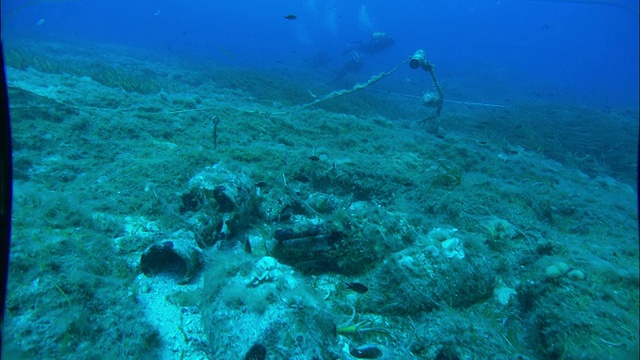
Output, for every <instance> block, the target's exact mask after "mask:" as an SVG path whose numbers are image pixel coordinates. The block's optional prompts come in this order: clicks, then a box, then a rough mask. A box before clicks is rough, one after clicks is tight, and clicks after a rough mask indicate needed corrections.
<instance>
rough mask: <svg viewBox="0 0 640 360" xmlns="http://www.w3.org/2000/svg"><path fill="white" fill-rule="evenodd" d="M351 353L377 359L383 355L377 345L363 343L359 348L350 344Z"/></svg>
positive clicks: (355, 355)
mask: <svg viewBox="0 0 640 360" xmlns="http://www.w3.org/2000/svg"><path fill="white" fill-rule="evenodd" d="M349 354H351V356H353V357H356V358H358V359H377V358H379V357H380V356H382V350H380V349H379V348H378V347H377V346H375V345H363V346H360V347H359V348H357V347H355V346H353V345H351V344H349Z"/></svg>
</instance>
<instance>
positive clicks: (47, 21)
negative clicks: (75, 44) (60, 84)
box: [2, 0, 639, 108]
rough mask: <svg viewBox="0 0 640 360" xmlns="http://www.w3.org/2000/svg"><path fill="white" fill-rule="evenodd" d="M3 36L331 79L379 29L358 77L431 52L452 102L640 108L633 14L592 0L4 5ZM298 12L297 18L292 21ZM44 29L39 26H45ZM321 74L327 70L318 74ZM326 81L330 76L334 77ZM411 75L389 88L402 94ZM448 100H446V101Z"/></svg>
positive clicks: (624, 4) (619, 1)
mask: <svg viewBox="0 0 640 360" xmlns="http://www.w3.org/2000/svg"><path fill="white" fill-rule="evenodd" d="M2 13H3V24H2V26H3V29H2V30H3V38H4V39H5V40H7V39H10V38H12V37H25V36H29V37H42V38H65V39H77V40H85V41H86V40H88V41H97V42H108V43H114V44H119V45H131V46H135V47H141V48H148V49H153V50H157V51H160V52H166V53H170V54H173V55H183V54H184V55H189V56H193V55H195V56H198V57H201V58H203V59H208V60H210V61H211V62H215V63H223V64H227V65H237V66H241V67H258V68H281V67H285V68H288V69H294V70H295V69H302V70H305V68H306V67H308V66H309V61H308V60H309V59H312V58H313V57H314V56H316V54H318V53H319V52H326V54H327V55H328V58H327V60H328V65H327V66H328V69H330V70H331V71H333V70H335V69H338V68H339V67H340V66H341V64H342V63H344V62H345V61H346V57H344V56H340V52H341V51H343V50H344V49H345V48H346V47H348V46H349V43H351V42H353V41H366V40H368V39H369V37H370V34H371V33H372V32H376V31H382V32H385V33H387V34H389V35H391V36H392V37H393V38H394V40H395V45H394V46H393V47H392V48H391V49H389V50H387V51H385V52H383V53H381V54H377V55H375V56H372V57H370V58H365V59H364V60H365V68H364V71H363V72H362V77H363V78H365V79H366V78H367V77H368V74H373V73H374V72H376V71H381V70H388V69H389V68H391V67H392V66H395V65H396V64H397V63H398V62H400V61H402V60H403V59H405V58H406V57H408V56H410V55H411V54H412V53H413V52H414V51H415V50H417V49H421V48H422V49H425V50H426V51H427V56H428V58H429V60H430V61H431V62H432V63H434V64H436V66H437V71H438V73H439V74H440V75H441V76H442V78H443V82H444V83H445V86H446V87H448V88H450V89H465V90H464V91H460V92H458V93H456V95H457V96H458V97H459V98H457V99H454V100H464V101H491V102H502V101H510V100H518V99H520V98H525V99H526V98H531V97H538V98H540V99H542V100H551V101H560V102H570V103H576V104H583V105H590V106H595V107H611V106H613V107H618V106H622V107H631V108H637V107H638V76H639V74H638V61H639V59H638V4H637V2H636V1H633V0H602V1H593V2H589V1H585V2H584V3H574V2H562V1H523V0H512V1H500V0H498V1H496V0H492V1H455V2H454V1H444V0H441V1H429V2H425V1H396V2H394V3H393V5H390V4H389V2H387V1H367V2H366V4H365V2H351V1H349V2H341V1H335V0H326V1H321V0H315V1H314V0H307V1H299V2H292V1H268V2H267V1H246V2H241V3H240V2H235V1H226V2H225V1H166V0H165V1H159V0H156V1H148V0H143V1H135V2H132V1H121V0H116V1H92V0H86V1H46V0H42V1H37V0H36V1H17V0H9V1H3V2H2ZM288 14H295V15H296V16H297V17H298V18H297V19H296V20H286V19H284V16H285V15H288ZM43 20H44V22H43ZM318 71H320V70H318ZM327 71H328V70H327ZM412 77H417V75H415V74H413V73H410V71H409V70H406V71H404V72H402V73H400V78H401V80H397V81H396V83H394V81H389V82H388V84H387V86H389V87H393V88H394V90H399V91H404V92H407V93H416V92H419V91H418V90H416V89H411V87H410V86H407V84H406V82H403V80H406V79H411V78H412ZM450 99H451V98H450Z"/></svg>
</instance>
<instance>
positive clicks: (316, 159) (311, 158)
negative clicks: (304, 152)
mask: <svg viewBox="0 0 640 360" xmlns="http://www.w3.org/2000/svg"><path fill="white" fill-rule="evenodd" d="M309 160H311V161H320V158H319V157H317V156H315V155H311V156H309Z"/></svg>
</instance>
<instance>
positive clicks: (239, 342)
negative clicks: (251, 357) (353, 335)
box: [200, 252, 340, 360]
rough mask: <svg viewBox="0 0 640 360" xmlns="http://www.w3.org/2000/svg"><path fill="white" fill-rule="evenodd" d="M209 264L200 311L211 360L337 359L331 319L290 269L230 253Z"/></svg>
mask: <svg viewBox="0 0 640 360" xmlns="http://www.w3.org/2000/svg"><path fill="white" fill-rule="evenodd" d="M211 261H212V263H215V264H216V266H215V267H212V268H211V269H210V270H209V271H207V272H206V273H205V274H204V290H203V296H202V297H201V299H202V303H201V304H200V309H201V312H202V322H203V324H204V326H205V329H206V333H207V337H208V341H209V348H210V352H211V354H212V358H214V359H243V358H245V356H246V355H247V354H249V353H259V354H262V353H263V351H264V355H265V356H266V358H267V359H291V358H296V359H309V360H310V359H332V358H333V359H335V358H338V356H337V355H336V354H338V353H339V351H340V349H339V348H338V345H337V342H338V341H337V340H338V339H337V336H336V324H335V322H334V320H333V316H332V314H331V313H330V311H329V309H328V308H327V306H326V304H325V302H324V301H323V300H322V299H320V298H318V297H316V295H315V294H314V293H313V292H312V290H311V289H310V288H309V287H308V286H307V285H306V283H305V281H304V279H303V278H301V277H299V276H298V275H296V274H295V272H294V271H293V269H292V268H291V267H289V266H286V265H282V264H280V263H278V262H277V261H276V260H275V259H274V258H271V257H263V258H256V257H252V256H250V255H247V254H242V253H232V252H218V253H216V254H213V255H212V259H211Z"/></svg>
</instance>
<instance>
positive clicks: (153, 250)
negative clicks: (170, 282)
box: [140, 239, 200, 284]
mask: <svg viewBox="0 0 640 360" xmlns="http://www.w3.org/2000/svg"><path fill="white" fill-rule="evenodd" d="M199 264H200V254H199V251H198V248H197V247H196V246H195V243H192V242H191V241H188V240H186V239H171V240H164V241H161V242H159V243H155V244H153V245H151V246H149V247H148V248H147V249H146V250H145V251H144V252H143V253H142V256H141V257H140V269H141V270H142V272H143V273H144V274H145V275H146V276H155V275H157V274H168V275H170V276H175V277H176V278H177V280H178V283H179V284H185V283H188V282H189V281H191V279H192V278H193V276H194V275H195V273H196V270H197V269H198V266H199Z"/></svg>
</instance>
